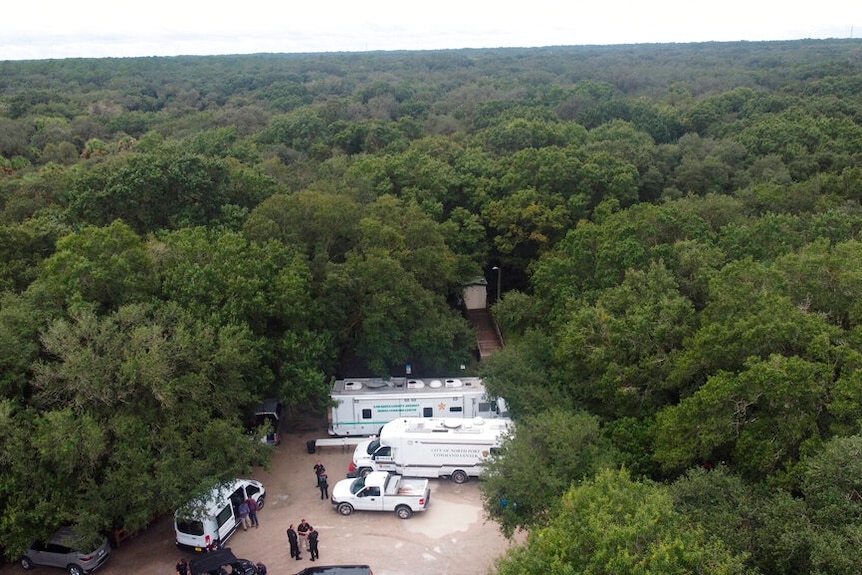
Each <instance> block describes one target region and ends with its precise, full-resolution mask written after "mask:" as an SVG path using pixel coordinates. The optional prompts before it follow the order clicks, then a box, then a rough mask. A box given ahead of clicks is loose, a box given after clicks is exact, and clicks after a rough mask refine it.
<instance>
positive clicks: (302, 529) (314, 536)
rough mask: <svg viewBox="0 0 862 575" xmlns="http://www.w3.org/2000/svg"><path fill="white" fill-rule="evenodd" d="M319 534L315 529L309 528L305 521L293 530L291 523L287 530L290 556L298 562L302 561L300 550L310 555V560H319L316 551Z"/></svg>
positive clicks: (318, 554)
mask: <svg viewBox="0 0 862 575" xmlns="http://www.w3.org/2000/svg"><path fill="white" fill-rule="evenodd" d="M319 536H320V534H319V533H318V532H317V529H315V528H314V527H312V526H311V524H309V523H308V521H306V520H305V519H303V520H302V521H300V522H299V526H298V527H297V528H296V529H294V528H293V523H291V524H290V527H288V528H287V541H288V543H290V556H291V557H292V558H293V559H296V560H297V561H299V560H300V559H302V554H301V549H303V548H304V549H305V550H306V551H308V552H309V553H310V554H311V560H312V561H314V560H315V559H320V553H319V551H318V549H317V542H318V538H319Z"/></svg>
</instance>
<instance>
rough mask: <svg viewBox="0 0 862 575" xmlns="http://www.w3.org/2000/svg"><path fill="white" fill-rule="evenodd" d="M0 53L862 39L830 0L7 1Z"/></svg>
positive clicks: (849, 6) (856, 20) (855, 10)
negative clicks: (503, 0)
mask: <svg viewBox="0 0 862 575" xmlns="http://www.w3.org/2000/svg"><path fill="white" fill-rule="evenodd" d="M3 4H4V6H3V9H2V11H0V61H2V60H43V59H59V58H79V57H85V58H106V57H135V56H179V55H220V54H257V53H306V52H366V51H378V50H387V51H388V50H443V49H460V48H516V47H541V46H577V45H609V44H644V43H646V44H654V43H689V42H729V41H737V40H747V41H761V40H801V39H809V38H810V39H825V38H858V37H859V36H860V35H862V2H859V1H851V0H819V1H817V2H793V1H791V2H787V1H786V0H783V1H781V2H779V1H776V0H726V1H725V2H709V3H707V2H691V0H686V1H683V0H653V1H652V2H643V1H640V0H589V1H585V0H531V1H529V2H517V3H510V2H499V1H495V2H490V1H486V0H436V1H435V2H423V1H421V0H420V1H416V0H414V1H413V2H409V1H408V2H405V1H403V0H402V1H400V2H395V1H392V0H365V1H363V2H358V1H352V2H346V1H343V0H317V1H316V2H309V1H306V2H296V1H290V0H281V1H279V2H276V1H272V0H267V1H263V0H245V1H243V2H237V3H226V2H224V3H223V2H200V1H197V0H170V1H169V0H150V1H148V2H141V3H131V4H130V3H120V2H115V1H113V2H108V1H106V0H89V1H87V2H69V1H68V0H66V1H64V2H60V1H59V0H31V1H28V0H6V1H5V2H4V3H3Z"/></svg>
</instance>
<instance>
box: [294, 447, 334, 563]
mask: <svg viewBox="0 0 862 575" xmlns="http://www.w3.org/2000/svg"><path fill="white" fill-rule="evenodd" d="M314 477H315V481H316V483H315V485H316V486H317V488H318V489H320V498H321V499H329V480H328V478H327V476H326V467H324V466H323V463H321V462H320V460H318V461H317V463H315V464H314ZM319 537H320V534H319V533H318V532H317V529H315V528H314V527H312V526H311V524H309V523H308V521H306V520H305V519H303V520H302V521H300V522H299V525H298V526H297V527H296V528H295V529H294V526H293V523H291V524H290V527H288V528H287V541H288V543H290V556H291V558H293V559H296V560H297V561H299V560H300V559H302V549H305V550H306V551H308V552H309V554H310V555H311V560H312V561H314V560H316V559H320V553H319V551H318V548H317V544H318V540H319Z"/></svg>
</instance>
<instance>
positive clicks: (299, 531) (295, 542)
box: [177, 460, 329, 575]
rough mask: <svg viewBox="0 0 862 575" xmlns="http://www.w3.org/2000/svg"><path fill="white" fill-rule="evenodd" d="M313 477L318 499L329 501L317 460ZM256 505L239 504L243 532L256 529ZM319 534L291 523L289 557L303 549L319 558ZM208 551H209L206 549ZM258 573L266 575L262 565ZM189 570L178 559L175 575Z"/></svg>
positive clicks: (304, 525) (302, 524)
mask: <svg viewBox="0 0 862 575" xmlns="http://www.w3.org/2000/svg"><path fill="white" fill-rule="evenodd" d="M314 476H315V478H316V482H317V483H316V486H317V488H318V489H320V498H321V499H329V479H328V477H327V476H326V468H325V467H324V466H323V464H322V463H321V462H320V461H319V460H318V461H317V463H315V464H314ZM257 511H258V505H257V501H255V500H254V499H253V498H251V497H249V498H248V499H246V500H245V501H243V502H242V503H240V504H239V507H238V509H237V514H238V515H239V519H240V524H241V525H242V528H243V531H248V528H249V527H255V528H257V527H258V526H259V525H260V524H259V523H258V520H257ZM319 537H320V534H319V533H318V532H317V529H315V528H314V527H312V526H311V524H309V523H308V521H306V520H305V519H303V520H302V521H300V522H299V525H298V526H297V527H296V528H295V529H294V526H293V523H291V524H290V527H288V528H287V540H288V542H289V543H290V556H291V558H293V559H296V560H297V561H299V560H300V559H302V555H301V550H302V549H305V550H306V551H308V552H309V554H310V555H311V560H312V561H315V560H316V559H319V558H320V553H319V551H318V547H317V546H318V540H319ZM219 548H220V546H219V545H218V543H216V544H215V545H214V546H213V549H212V550H213V551H215V550H217V549H219ZM207 551H210V549H207ZM257 568H258V572H259V573H260V574H261V575H266V567H265V566H264V565H263V564H262V563H258V564H257ZM188 573H189V568H188V563H186V560H185V559H180V560H179V561H178V562H177V575H188Z"/></svg>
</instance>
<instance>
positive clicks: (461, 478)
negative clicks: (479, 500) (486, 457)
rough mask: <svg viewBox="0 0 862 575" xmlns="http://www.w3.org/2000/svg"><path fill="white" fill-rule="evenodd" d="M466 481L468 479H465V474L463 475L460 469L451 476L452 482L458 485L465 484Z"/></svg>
mask: <svg viewBox="0 0 862 575" xmlns="http://www.w3.org/2000/svg"><path fill="white" fill-rule="evenodd" d="M468 479H469V477H467V474H466V473H464V472H463V471H461V470H460V469H459V470H458V471H456V472H455V473H453V474H452V481H454V482H455V483H457V484H458V485H460V484H462V483H467V480H468Z"/></svg>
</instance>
